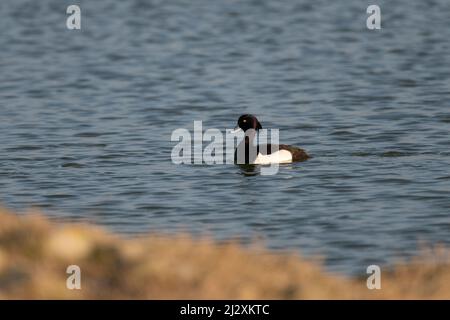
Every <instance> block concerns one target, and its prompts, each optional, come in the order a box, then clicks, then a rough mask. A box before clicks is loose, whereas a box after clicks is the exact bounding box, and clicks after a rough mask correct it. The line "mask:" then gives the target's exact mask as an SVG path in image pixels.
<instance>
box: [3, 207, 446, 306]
mask: <svg viewBox="0 0 450 320" xmlns="http://www.w3.org/2000/svg"><path fill="white" fill-rule="evenodd" d="M449 261H450V260H449V259H448V256H447V255H446V254H445V251H444V250H443V252H441V253H436V251H433V252H432V253H430V254H426V255H424V256H422V257H420V258H417V259H415V260H414V261H412V262H410V263H408V264H403V265H396V266H395V267H394V268H393V271H390V272H386V271H385V272H384V273H383V274H382V289H381V290H368V289H367V287H366V279H365V278H361V279H349V278H346V277H344V276H339V275H331V274H328V273H327V272H325V271H324V270H323V268H322V267H321V266H320V264H319V263H318V262H317V261H313V260H310V261H308V260H306V259H305V258H302V257H300V256H299V255H297V254H293V253H292V254H287V253H284V254H281V253H273V252H271V251H267V250H264V249H263V248H261V247H256V246H255V247H251V248H244V247H242V246H240V245H238V244H233V243H228V244H217V243H213V242H211V241H208V240H205V239H197V240H196V239H193V238H191V237H188V236H178V237H168V236H155V235H153V236H152V235H150V236H147V237H135V238H133V239H125V238H120V237H118V236H115V235H112V234H110V233H108V232H106V231H103V230H102V229H101V228H99V227H94V226H90V225H84V224H56V223H50V222H49V221H48V220H47V219H45V218H43V217H42V216H38V215H34V214H33V215H27V216H24V215H17V214H13V213H11V212H6V211H5V210H0V298H2V299H17V298H25V299H49V298H57V299H80V298H81V299H94V298H100V299H134V298H138V299H178V298H183V299H184V298H186V299H222V298H223V299H355V298H358V299H373V298H381V299H415V298H417V299H426V298H434V299H436V298H438V299H449V298H450V268H449V266H450V264H449ZM72 264H75V265H78V266H80V268H81V278H82V284H81V285H82V289H81V290H68V289H67V288H66V279H67V277H68V276H69V275H68V274H66V268H67V266H69V265H72Z"/></svg>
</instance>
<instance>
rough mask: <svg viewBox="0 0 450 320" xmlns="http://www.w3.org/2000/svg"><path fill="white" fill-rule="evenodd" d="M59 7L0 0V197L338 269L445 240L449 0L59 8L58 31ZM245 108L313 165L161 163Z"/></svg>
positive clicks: (358, 268) (66, 216)
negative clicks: (184, 137) (188, 139)
mask: <svg viewBox="0 0 450 320" xmlns="http://www.w3.org/2000/svg"><path fill="white" fill-rule="evenodd" d="M74 2H75V1H50V0H46V1H44V0H41V1H39V2H36V1H35V2H32V1H23V0H14V1H13V0H2V1H1V2H0V29H1V36H0V48H1V49H0V202H2V203H3V204H4V205H5V206H7V207H9V208H14V209H20V210H22V209H26V208H30V207H38V208H42V210H44V212H46V213H47V214H48V215H49V216H51V217H52V218H54V219H63V220H70V221H72V220H73V221H90V222H95V223H97V224H100V225H104V226H107V227H108V228H109V229H111V230H113V231H114V232H120V233H125V234H134V233H140V232H144V231H148V230H152V231H157V232H164V233H166V232H168V233H175V232H179V231H184V232H190V233H193V234H196V235H198V234H206V235H209V236H212V237H214V238H216V239H230V238H234V239H241V241H243V242H248V241H252V240H254V239H262V240H263V241H264V243H265V244H266V245H267V246H269V247H270V248H273V249H283V250H284V249H289V250H295V251H300V252H302V253H305V254H308V255H309V254H320V255H323V256H325V257H326V265H327V267H328V268H329V270H332V271H339V272H343V273H346V274H365V271H366V267H367V266H368V265H369V264H378V265H380V266H382V267H383V266H385V265H389V264H390V263H392V262H393V261H395V259H397V258H401V259H404V258H408V257H410V256H411V255H414V254H416V253H417V252H418V248H419V247H420V244H421V243H422V242H424V243H428V244H429V245H434V244H438V243H441V244H446V245H449V244H450V237H449V232H450V169H449V168H450V105H449V102H450V2H449V1H447V0H435V1H424V0H420V1H419V0H417V1H411V0H403V1H395V2H393V1H373V3H369V2H367V1H356V0H355V1H331V2H330V1H324V0H321V1H299V0H292V1H256V0H255V1H236V0H234V1H233V0H231V1H212V0H196V1H163V0H161V1H143V0H134V1H112V0H111V1H95V2H94V1H76V4H78V5H80V7H81V11H82V20H81V30H80V31H77V30H73V31H70V30H67V29H66V17H67V16H68V15H66V13H65V11H66V8H67V6H68V5H70V4H73V3H74ZM369 4H378V5H380V7H381V14H382V29H381V30H373V31H371V30H368V29H367V28H366V18H367V17H368V14H367V13H366V9H367V6H368V5H369ZM243 113H253V114H255V115H256V116H257V117H258V118H259V120H260V121H261V123H262V125H263V127H265V128H278V129H280V139H281V142H282V143H286V144H293V145H298V146H301V147H303V148H305V149H306V150H308V152H309V153H310V154H311V155H312V156H313V157H314V158H313V159H311V160H310V161H307V162H304V163H296V164H292V165H283V166H281V167H280V170H279V172H278V174H276V175H273V176H262V175H252V176H249V175H245V174H244V173H243V172H242V171H241V169H240V168H239V167H237V166H234V165H213V166H208V165H175V164H173V163H172V161H171V158H170V155H171V150H172V148H173V146H174V145H175V143H174V142H171V141H170V137H171V134H172V131H173V130H175V129H177V128H186V129H189V130H192V129H193V121H194V120H202V121H203V127H204V129H208V128H219V129H221V130H225V129H229V128H232V127H234V126H235V124H236V121H237V118H238V117H239V115H241V114H243Z"/></svg>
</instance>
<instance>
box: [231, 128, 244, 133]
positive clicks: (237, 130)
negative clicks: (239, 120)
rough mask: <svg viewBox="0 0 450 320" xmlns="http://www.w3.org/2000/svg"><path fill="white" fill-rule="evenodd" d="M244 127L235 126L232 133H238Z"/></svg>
mask: <svg viewBox="0 0 450 320" xmlns="http://www.w3.org/2000/svg"><path fill="white" fill-rule="evenodd" d="M241 130H242V129H241V128H239V127H236V128H234V129H233V130H230V133H237V132H239V131H241Z"/></svg>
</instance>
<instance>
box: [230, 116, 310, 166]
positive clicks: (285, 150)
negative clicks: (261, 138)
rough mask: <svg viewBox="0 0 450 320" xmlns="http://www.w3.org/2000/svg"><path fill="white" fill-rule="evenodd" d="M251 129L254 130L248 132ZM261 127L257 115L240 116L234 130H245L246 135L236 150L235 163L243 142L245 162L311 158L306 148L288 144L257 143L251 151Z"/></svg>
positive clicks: (257, 162)
mask: <svg viewBox="0 0 450 320" xmlns="http://www.w3.org/2000/svg"><path fill="white" fill-rule="evenodd" d="M249 129H253V130H251V131H249V132H247V130H249ZM259 129H262V126H261V123H259V121H258V119H256V117H255V116H253V115H251V114H244V115H242V116H240V117H239V120H238V125H237V127H236V128H235V129H234V130H233V131H232V132H233V133H235V132H238V131H240V130H243V131H244V132H245V133H246V135H245V138H244V139H243V140H242V141H241V143H240V144H239V146H238V147H237V148H236V150H235V152H234V162H235V163H237V152H238V150H243V147H244V146H243V144H245V164H270V163H290V162H294V161H305V160H307V159H309V158H310V156H309V155H308V154H307V153H306V152H305V150H303V149H300V148H297V147H294V146H290V145H286V144H280V145H274V144H267V145H257V146H256V152H254V151H253V152H249V150H250V148H251V146H253V145H254V138H255V135H256V134H257V131H258V130H259ZM272 150H273V152H272ZM242 160H243V159H242Z"/></svg>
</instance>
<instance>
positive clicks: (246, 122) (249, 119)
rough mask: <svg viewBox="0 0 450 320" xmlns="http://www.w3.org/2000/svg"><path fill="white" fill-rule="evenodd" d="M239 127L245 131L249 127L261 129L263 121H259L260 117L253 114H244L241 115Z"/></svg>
mask: <svg viewBox="0 0 450 320" xmlns="http://www.w3.org/2000/svg"><path fill="white" fill-rule="evenodd" d="M237 128H241V129H242V130H243V131H244V132H245V131H247V130H248V129H253V130H256V131H257V130H259V129H262V126H261V123H259V121H258V119H256V117H255V116H253V115H251V114H244V115H242V116H240V117H239V120H238V123H237V127H236V129H237Z"/></svg>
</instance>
